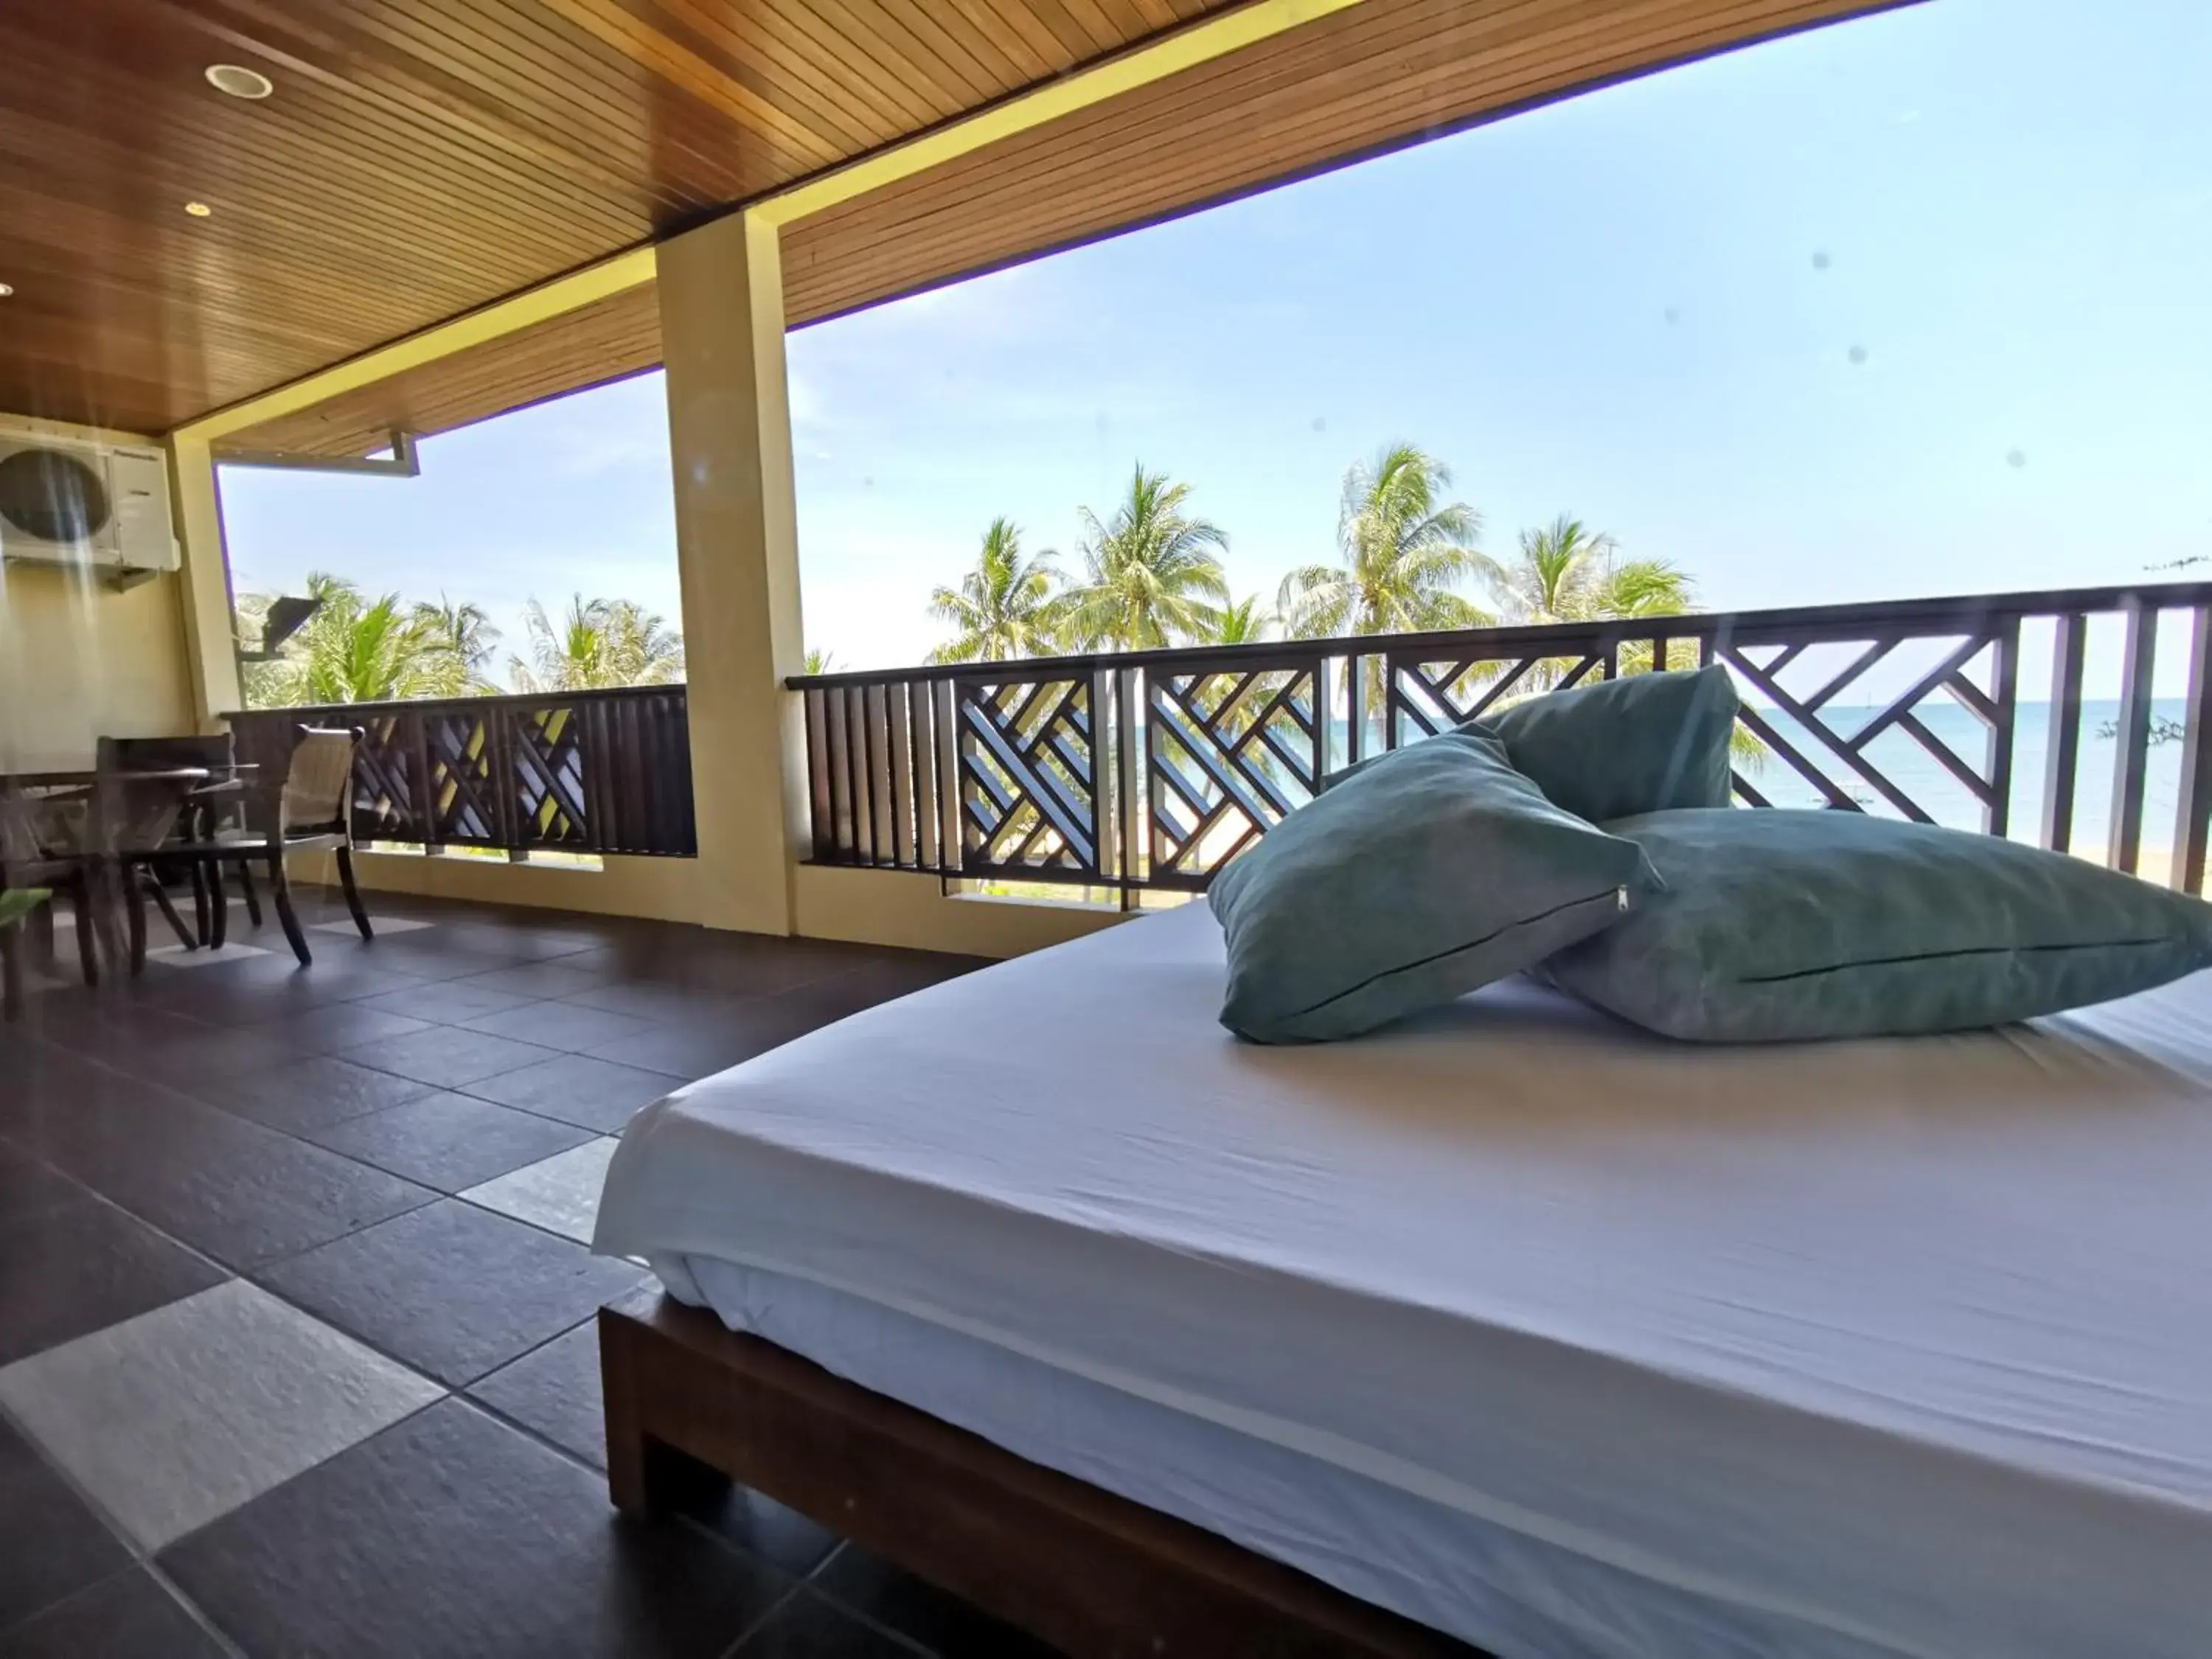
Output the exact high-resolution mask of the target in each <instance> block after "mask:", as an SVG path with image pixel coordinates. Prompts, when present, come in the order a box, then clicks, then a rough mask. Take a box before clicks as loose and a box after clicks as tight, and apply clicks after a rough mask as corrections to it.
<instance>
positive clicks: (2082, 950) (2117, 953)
mask: <svg viewBox="0 0 2212 1659" xmlns="http://www.w3.org/2000/svg"><path fill="white" fill-rule="evenodd" d="M1607 829H1611V830H1613V832H1614V833H1616V834H1618V835H1621V836H1628V837H1631V838H1632V839H1633V840H1636V841H1638V842H1642V843H1643V845H1644V851H1646V852H1647V853H1649V854H1650V855H1651V862H1652V863H1653V865H1654V866H1656V867H1657V869H1658V871H1659V873H1660V874H1661V875H1662V877H1664V878H1666V883H1667V890H1666V891H1665V892H1664V893H1662V894H1659V895H1656V896H1654V897H1653V898H1652V899H1651V900H1650V902H1649V903H1648V904H1646V905H1644V906H1643V907H1641V908H1638V910H1637V911H1635V912H1633V913H1632V914H1631V915H1628V916H1626V917H1624V918H1623V919H1622V921H1621V925H1620V927H1616V928H1614V929H1613V930H1612V931H1611V932H1609V933H1604V934H1601V935H1600V936H1599V937H1598V938H1596V939H1589V940H1586V941H1584V942H1583V943H1581V944H1578V945H1574V946H1573V947H1571V948H1570V949H1568V950H1566V951H1562V952H1561V953H1560V954H1559V956H1557V957H1553V959H1552V960H1551V961H1550V962H1549V963H1546V964H1545V974H1546V975H1547V977H1549V978H1550V979H1551V980H1552V981H1553V983H1555V984H1557V985H1559V986H1560V987H1563V988H1565V989H1566V990H1568V991H1571V992H1572V993H1574V994H1576V995H1577V996H1579V997H1582V998H1583V999H1585V1000H1588V1001H1590V1002H1594V1003H1595V1004H1596V1005H1597V1006H1600V1007H1601V1008H1606V1009H1610V1010H1611V1011H1612V1012H1614V1013H1616V1014H1619V1015H1620V1017H1621V1018H1624V1019H1629V1020H1633V1021H1634V1022H1635V1023H1636V1024H1638V1025H1643V1026H1648V1027H1649V1028H1650V1029H1651V1030H1655V1031H1662V1032H1665V1033H1666V1034H1667V1035H1668V1036H1677V1037H1685V1038H1687V1039H1689V1040H1690V1041H1692V1042H1773V1041H1782V1040H1788V1039H1796V1038H1808V1037H1849V1036H1888V1035H1906V1034H1911V1033H1917V1032H1924V1031H1954V1030H1969V1029H1972V1028H1973V1027H1977V1026H1984V1025H1996V1024H2003V1023H2004V1022H2006V1021H2008V1020H2016V1019H2026V1018H2030V1017H2031V1016H2033V1015H2036V1014H2048V1013H2054V1012H2057V1011H2058V1010H2060V1009H2062V1008H2075V1007H2080V1006H2083V1005H2085V1004H2087V1003H2093V1002H2105V1001H2108V1000H2111V999H2112V998H2114V997H2119V996H2126V995H2128V994H2130V993H2132V992H2136V991H2144V990H2148V989H2149V988H2150V987H2153V986H2154V985H2162V984H2164V983H2166V981H2168V980H2172V979H2178V978H2179V977H2180V976H2181V975H2184V974H2187V973H2191V972H2193V971H2194V970H2196V969H2199V968H2203V967H2204V966H2206V965H2208V963H2212V906H2208V905H2205V904H2204V903H2203V902H2200V901H2198V900H2197V899H2193V898H2190V897H2187V896H2184V895H2181V894H2178V893H2172V892H2169V891H2167V890H2165V889H2163V888H2159V887H2154V886H2152V885H2151V884H2149V883H2148V882H2145V881H2140V880H2137V879H2136V878H2135V877H2133V876H2126V875H2120V874H2118V873H2116V872H2112V871H2110V870H2106V869H2102V868H2100V867H2099V866H2096V865H2093V864H2088V863H2086V862H2084V861H2083V860H2080V859H2075V858H2069V857H2067V856H2065V855H2064V854H2058V853H2045V852H2041V851H2039V850H2038V849H2037V848H2032V847H2023V846H2021V845H2020V844H2019V843H2017V842H2008V841H2003V840H2000V839H1998V838H1997V837H1995V836H1978V835H1973V834H1970V833H1968V832H1967V831H1965V830H1961V829H1938V828H1936V827H1934V826H1933V825H1929V824H1917V823H1899V822H1897V821H1895V820H1894V819H1888V818H1876V817H1869V816H1867V815H1865V814H1863V813H1859V812H1845V811H1796V812H1792V811H1765V810H1749V809H1747V810H1744V811H1687V812H1654V813H1650V814H1648V815H1645V816H1643V817H1631V818H1626V819H1621V820H1618V821H1616V822H1614V823H1610V824H1608V825H1607Z"/></svg>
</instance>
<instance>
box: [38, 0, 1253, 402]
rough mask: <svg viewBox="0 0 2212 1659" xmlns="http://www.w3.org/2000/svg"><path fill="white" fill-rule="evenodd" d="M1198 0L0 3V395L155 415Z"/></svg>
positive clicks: (506, 285)
mask: <svg viewBox="0 0 2212 1659" xmlns="http://www.w3.org/2000/svg"><path fill="white" fill-rule="evenodd" d="M1220 3H1222V0H0V282H5V283H9V284H11V285H12V286H13V287H14V289H15V295H14V297H13V298H10V299H8V300H6V301H4V302H0V410H5V411H8V412H10V413H18V414H28V415H36V416H49V417H52V418H56V419H63V420H74V421H80V422H89V423H94V424H102V425H109V426H117V427H123V428H137V429H142V430H149V431H161V430H165V429H167V428H169V427H172V426H175V425H178V424H179V423H181V422H184V421H185V420H187V419H190V418H191V417H193V416H197V415H201V414H204V413H206V412H207V411H208V410H210V409H213V408H216V407H219V406H221V405H222V404H228V403H232V402H235V401H237V400H239V399H240V398H245V397H247V396H250V395H252V393H254V392H261V391H265V390H267V389H269V388H270V387H272V386H278V385H282V384H283V383H285V382H287V381H289V380H295V379H298V378H299V377H301V375H304V374H309V373H312V372H313V371H314V370H315V369H318V368H323V367H325V366H327V365H329V364H331V363H332V362H338V361H342V360H343V359H345V358H347V357H350V356H356V355H358V354H359V353H361V352H362V351H364V350H367V349H369V348H371V347H373V346H375V345H378V344H380V343H384V342H386V341H387V340H391V339H394V338H397V337H401V336H404V335H406V334H410V333H413V332H415V331H418V330H421V329H422V328H425V327H428V326H429V325H432V324H434V323H437V322H441V321H443V320H445V319H447V318H450V317H453V316H454V315H457V314H459V313H462V312H465V311H467V310H471V309H473V308H475V307H479V306H482V305H484V304H487V303H489V302H490V301H494V300H496V299H499V298H501V297H503V296H504V295H507V294H510V293H513V292H514V291H515V290H517V289H522V288H525V287H527V286H530V285H532V284H534V283H539V282H542V281H544V279H546V278H547V277H549V276H555V275H557V274H559V273H561V272H562V271H564V270H571V269H574V268H575V267H577V266H579V265H581V264H588V263H590V262H591V261H592V260H594V259H597V258H602V257H604V256H605V255H607V254H610V253H612V252H617V251H619V250H620V249H623V248H624V247H628V246H635V245H636V244H638V243H640V242H641V241H644V240H648V239H650V238H652V237H653V236H655V235H659V234H665V233H667V232H669V231H671V230H672V229H675V228H680V227H681V226H683V225H684V224H686V223H689V222H695V221H696V220H697V219H698V218H699V217H701V216H703V215H705V214H707V213H708V212H710V211H712V210H714V209H716V208H718V207H720V206H723V205H726V204H729V203H732V202H735V201H738V200H743V199H745V198H748V197H754V196H757V195H759V194H761V193H762V192H763V191H771V190H774V189H775V188H778V187H780V186H781V185H787V184H789V183H791V182H793V181H795V180H797V179H801V178H805V177H806V176H808V175H810V174H811V173H817V172H819V171H821V170H823V168H826V167H833V166H836V165H837V164H840V163H842V162H843V161H847V160H849V159H851V158H852V157H854V156H856V155H861V154H864V153H866V152H867V151H869V150H871V149H877V148H879V147H880V146H882V145H884V144H885V143H890V142H892V141H894V140H896V139H897V138H899V137H903V136H905V135H906V134H908V133H909V132H912V131H915V130H916V129H918V128H921V127H925V126H928V125H935V124H937V123H939V122H942V121H945V120H946V119H948V118H952V117H955V116H957V115H958V114H961V113H963V112H966V111H968V110H970V109H973V108H975V106H978V105H981V104H984V103H987V102H990V101H992V100H996V99H999V98H1001V97H1004V96H1006V94H1010V93H1012V92H1015V91H1018V90H1019V89H1020V88H1023V87H1024V86H1027V85H1029V84H1030V83H1032V82H1036V81H1038V80H1040V79H1043V78H1046V77H1048V76H1054V75H1058V74H1060V73H1063V72H1065V71H1066V70H1069V69H1071V68H1074V67H1077V66H1079V65H1080V64H1084V63H1086V62H1088V61H1091V60H1092V59H1094V58H1099V57H1101V56H1103V55H1106V54H1109V53H1111V52H1115V51H1118V50H1120V49H1121V48H1123V47H1125V46H1128V45H1130V44H1131V43H1133V42H1134V41H1136V40H1141V39H1143V38H1145V37H1146V36H1147V35H1149V34H1151V33H1155V32H1157V31H1158V30H1159V29H1162V28H1165V27H1173V26H1174V25H1176V23H1177V22H1179V21H1184V20H1187V19H1188V18H1190V17H1193V16H1195V15H1199V14H1200V13H1202V12H1204V11H1206V10H1207V9H1211V8H1212V7H1215V6H1217V5H1218V4H1220ZM212 63H236V64H245V65H246V66H248V67H250V68H254V69H258V70H261V71H262V72H263V73H264V74H266V75H268V76H270V78H271V79H272V80H273V81H274V82H276V88H277V90H276V95H275V96H274V97H272V98H270V99H268V100H265V101H263V102H260V103H243V102H240V101H238V100H232V99H228V98H225V97H223V96H222V95H221V94H218V93H216V91H214V90H213V89H212V88H210V87H209V86H208V85H207V84H206V82H205V81H204V79H203V71H204V69H205V68H206V66H207V65H209V64H212ZM195 200H196V201H200V202H204V203H206V204H209V205H210V207H212V208H213V209H214V212H213V214H212V215H211V216H210V217H208V218H205V219H194V218H191V217H188V216H186V215H185V212H184V210H183V209H184V204H185V202H187V201H195ZM580 338H581V336H580Z"/></svg>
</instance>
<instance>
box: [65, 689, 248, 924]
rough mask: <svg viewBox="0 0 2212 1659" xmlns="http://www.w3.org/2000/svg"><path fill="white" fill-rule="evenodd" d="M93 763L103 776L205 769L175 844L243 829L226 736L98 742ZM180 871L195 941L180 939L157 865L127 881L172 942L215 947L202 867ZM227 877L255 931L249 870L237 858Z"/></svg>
mask: <svg viewBox="0 0 2212 1659" xmlns="http://www.w3.org/2000/svg"><path fill="white" fill-rule="evenodd" d="M172 766H198V767H204V768H206V769H207V773H208V781H206V782H205V783H204V784H202V785H200V786H199V787H197V788H196V789H194V790H193V791H192V792H191V794H189V795H188V796H186V797H185V811H184V812H183V813H182V815H181V818H180V822H179V825H178V829H179V836H180V839H182V840H185V841H187V842H215V841H218V840H227V839H229V838H231V837H230V832H232V831H234V830H236V829H240V827H242V821H241V817H240V814H241V811H242V808H243V805H244V801H245V795H246V780H245V779H244V777H242V776H241V775H240V773H239V770H238V739H237V738H235V737H234V736H233V735H232V734H231V733H229V732H215V733H212V734H210V735H205V736H193V737H177V738H101V739H100V745H99V767H100V770H101V771H103V772H130V771H149V772H151V771H159V770H161V769H163V768H165V767H172ZM185 867H186V868H187V869H188V870H189V871H190V872H191V884H192V913H193V914H192V921H193V924H194V927H195V930H196V933H197V938H195V937H193V936H191V935H187V934H186V933H185V931H184V927H183V924H182V922H181V921H179V919H178V916H177V913H176V908H175V907H174V906H173V905H172V904H171V903H170V902H169V896H168V893H167V889H166V888H165V887H164V886H163V884H161V881H160V879H159V878H160V875H161V870H162V860H160V859H158V858H157V859H154V860H149V862H148V865H146V866H141V867H139V868H138V869H137V872H136V874H135V875H134V876H133V877H131V878H126V879H131V880H135V881H136V882H137V885H138V887H139V889H140V891H141V893H142V894H143V896H145V897H149V898H151V899H153V900H154V902H155V904H156V905H157V906H159V907H160V908H161V914H162V915H163V916H164V917H165V918H166V919H167V921H168V923H169V925H170V927H173V928H174V929H175V930H176V933H177V937H178V938H179V939H180V940H182V941H183V943H184V945H185V948H187V949H190V948H191V947H192V946H193V945H211V944H213V943H214V940H215V923H214V918H213V916H212V915H211V914H210V901H209V896H208V893H209V889H208V880H207V872H206V867H205V866H203V865H201V864H199V863H198V862H197V861H188V862H187V864H186V866H185ZM230 873H231V874H232V875H234V876H235V877H236V878H238V883H239V888H240V892H241V893H242V895H243V896H244V897H245V899H246V917H247V919H248V920H249V921H252V923H253V925H254V926H255V927H259V926H261V896H260V894H259V893H258V892H257V891H256V890H255V889H254V884H253V866H252V865H251V864H249V863H248V862H247V861H246V859H245V858H244V857H240V858H239V859H238V860H235V862H234V864H233V865H232V866H231V867H230Z"/></svg>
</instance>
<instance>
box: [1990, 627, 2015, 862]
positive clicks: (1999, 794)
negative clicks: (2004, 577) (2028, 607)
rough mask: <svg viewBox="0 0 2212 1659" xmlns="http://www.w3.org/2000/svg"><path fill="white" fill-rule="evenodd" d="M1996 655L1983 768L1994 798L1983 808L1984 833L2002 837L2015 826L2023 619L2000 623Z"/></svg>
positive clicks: (1995, 649) (1991, 674) (1991, 676)
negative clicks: (2014, 771)
mask: <svg viewBox="0 0 2212 1659" xmlns="http://www.w3.org/2000/svg"><path fill="white" fill-rule="evenodd" d="M1993 649H1994V652H1995V655H1994V657H1993V659H1992V660H1991V662H1990V702H1992V703H1994V704H1995V705H1996V717H1995V719H1993V720H1991V721H1990V731H1989V741H1988V743H1987V744H1986V745H1985V746H1984V751H1983V762H1982V769H1983V771H1984V773H1986V774H1987V775H1988V776H1989V780H1990V799H1989V800H1988V802H1987V803H1986V804H1985V805H1984V806H1983V808H1982V833H1983V834H1984V835H1986V836H2002V835H2006V834H2008V833H2009V831H2010V830H2011V829H2012V756H2013V737H2014V729H2015V726H2017V725H2018V724H2019V714H2020V618H2019V617H2006V618H2005V619H2004V620H2003V621H2002V623H1998V624H1997V629H1996V641H1995V644H1994V647H1993Z"/></svg>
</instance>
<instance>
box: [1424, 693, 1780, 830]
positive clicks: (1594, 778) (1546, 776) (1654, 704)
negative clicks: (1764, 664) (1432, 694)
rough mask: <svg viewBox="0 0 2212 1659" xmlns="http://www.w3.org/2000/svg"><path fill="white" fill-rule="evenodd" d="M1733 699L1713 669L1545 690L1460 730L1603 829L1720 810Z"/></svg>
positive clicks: (1725, 799) (1731, 733)
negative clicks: (1621, 822)
mask: <svg viewBox="0 0 2212 1659" xmlns="http://www.w3.org/2000/svg"><path fill="white" fill-rule="evenodd" d="M1736 701H1737V700H1736V694H1735V682H1734V681H1733V680H1731V679H1730V678H1729V671H1728V670H1727V669H1725V668H1723V667H1721V666H1720V665H1718V664H1716V665H1713V666H1712V667H1711V668H1700V669H1698V670H1696V671H1694V672H1681V671H1678V672H1675V673H1670V674H1631V675H1629V676H1628V677H1627V678H1624V679H1618V680H1601V681H1599V682H1598V683H1597V684H1595V685H1578V686H1577V687H1575V688H1574V689H1573V690H1570V691H1552V692H1547V693H1545V694H1544V695H1543V696H1534V697H1528V698H1525V699H1523V700H1522V702H1516V703H1515V704H1513V705H1512V706H1511V707H1510V708H1503V709H1500V710H1499V711H1498V712H1497V713H1496V714H1482V715H1479V716H1477V717H1476V718H1475V719H1474V720H1470V721H1468V724H1467V725H1466V726H1463V727H1462V728H1461V729H1462V731H1471V732H1482V733H1483V734H1484V735H1486V736H1487V737H1492V738H1497V739H1498V741H1499V742H1500V743H1502V744H1504V745H1505V753H1506V757H1507V758H1508V759H1510V761H1511V762H1512V763H1513V764H1514V765H1515V766H1516V767H1517V768H1518V769H1520V770H1521V771H1522V772H1524V773H1526V774H1527V775H1528V777H1529V778H1531V779H1532V780H1534V782H1535V785H1536V787H1538V788H1539V789H1541V790H1542V791H1543V792H1544V793H1546V794H1547V795H1548V796H1550V797H1551V799H1552V800H1553V802H1554V803H1555V804H1556V805H1560V806H1564V807H1565V808H1566V810H1567V811H1570V812H1572V813H1574V814H1575V815H1576V816H1577V817H1585V818H1588V819H1589V820H1590V821H1591V822H1592V823H1604V822H1605V821H1606V820H1607V819H1608V818H1623V817H1628V816H1629V815H1630V814H1631V813H1633V812H1663V811H1668V810H1670V809H1672V808H1675V807H1684V806H1726V805H1728V804H1729V740H1730V739H1731V738H1733V737H1734V735H1735V711H1736Z"/></svg>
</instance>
